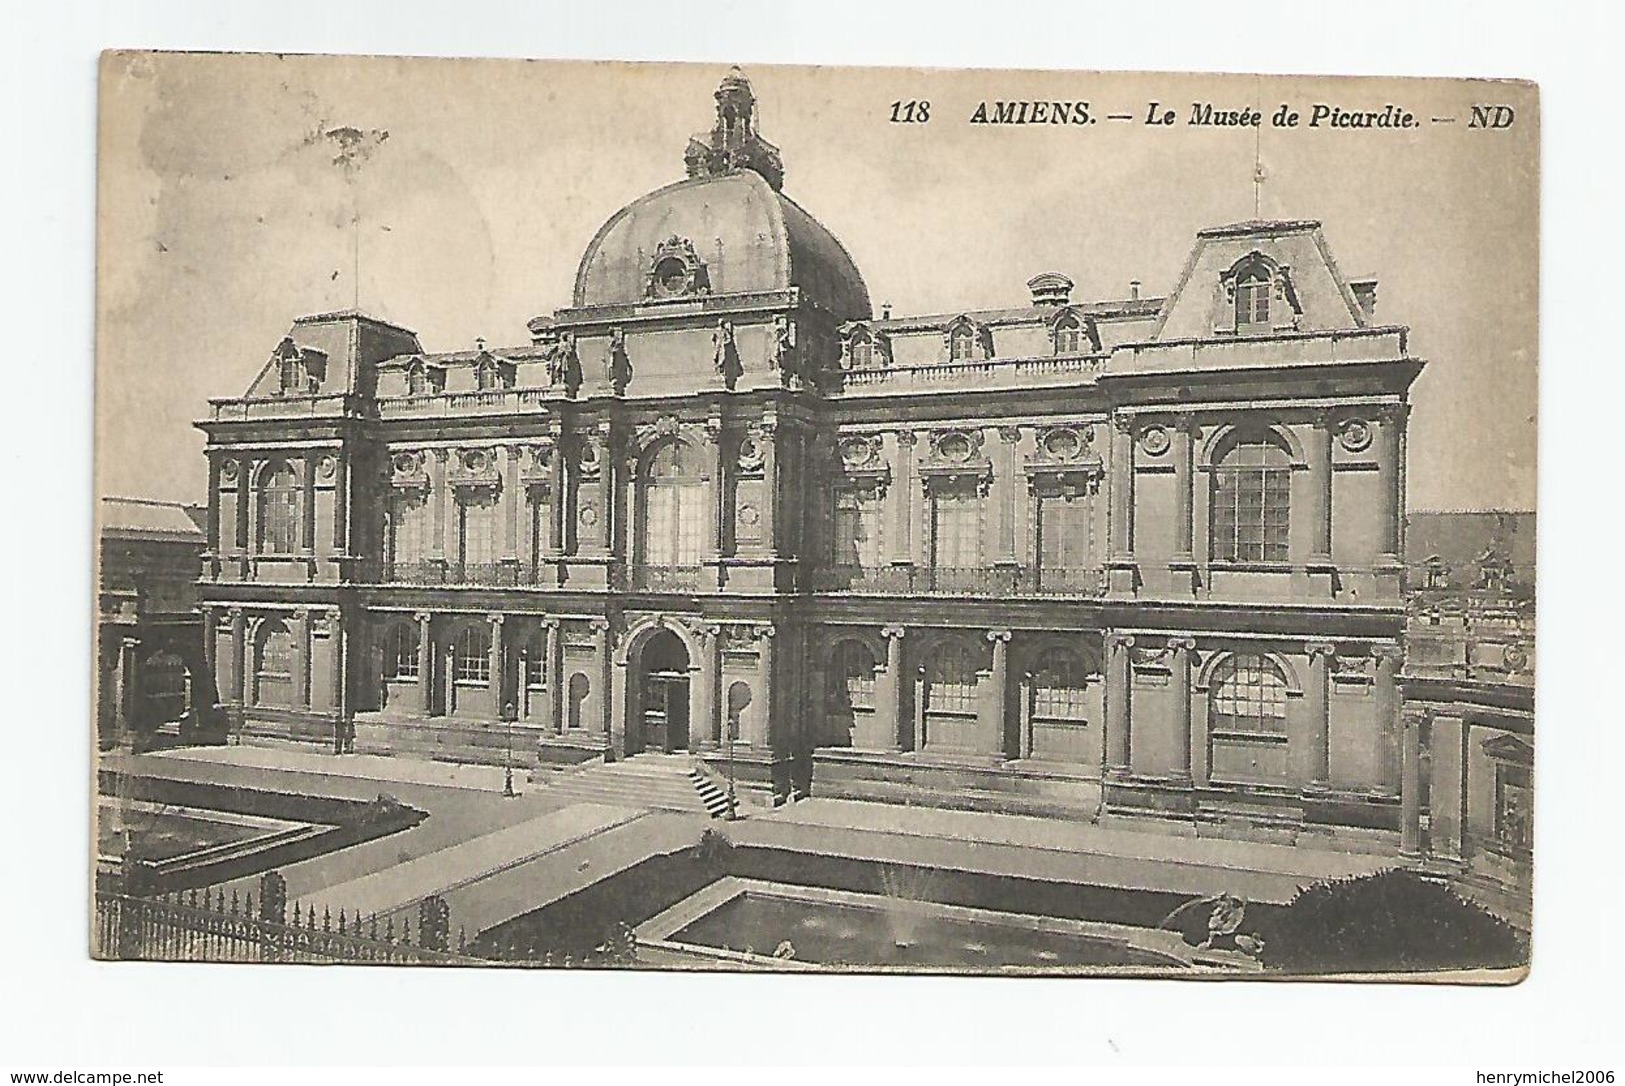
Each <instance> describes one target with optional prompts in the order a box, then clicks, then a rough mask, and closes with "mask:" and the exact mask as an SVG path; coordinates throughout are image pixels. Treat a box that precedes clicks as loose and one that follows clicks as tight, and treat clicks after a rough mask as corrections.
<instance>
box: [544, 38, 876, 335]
mask: <svg viewBox="0 0 1625 1086" xmlns="http://www.w3.org/2000/svg"><path fill="white" fill-rule="evenodd" d="M715 98H716V101H717V113H716V123H715V125H714V126H713V127H712V129H711V131H709V132H704V133H700V134H699V135H696V136H694V137H693V138H692V139H690V140H689V143H688V148H687V150H686V151H685V153H684V156H683V163H684V166H685V167H686V169H687V171H688V180H686V181H679V182H677V183H676V184H672V185H667V186H666V187H665V188H661V189H656V190H655V191H654V192H651V193H649V194H648V195H647V196H644V197H642V198H640V199H637V200H634V201H633V202H632V203H630V204H628V205H627V206H626V207H624V208H622V209H621V210H620V211H618V212H616V213H615V214H614V215H613V216H611V217H610V220H609V221H608V222H607V223H605V224H604V225H603V227H602V228H601V229H600V230H599V231H598V234H597V236H596V237H594V238H593V239H592V244H590V245H588V246H587V251H586V253H584V254H583V255H582V257H581V266H580V267H579V268H578V269H577V271H576V286H575V305H577V306H596V305H627V304H634V303H640V302H646V301H649V300H651V299H660V298H676V297H683V296H685V295H696V294H742V293H751V292H756V291H776V290H786V289H788V288H790V287H797V288H799V289H800V290H801V293H802V296H803V297H804V298H805V299H806V300H807V301H810V302H812V303H813V304H815V305H818V306H820V307H822V308H824V309H826V310H828V311H829V312H830V313H832V314H834V315H835V316H836V317H837V318H838V319H840V320H860V319H863V318H867V317H869V316H870V315H871V311H870V306H869V291H868V288H866V287H865V286H864V285H863V276H862V275H860V274H859V273H858V269H857V265H855V264H853V263H852V257H851V256H850V255H848V254H847V251H846V250H845V249H844V248H842V246H841V243H840V242H839V241H837V240H835V235H833V234H831V233H830V232H829V231H828V230H826V229H825V228H824V226H823V224H821V223H820V222H819V221H818V220H817V219H815V218H813V217H812V216H811V215H809V214H807V212H806V211H804V210H803V209H802V208H801V206H800V205H799V204H797V203H796V202H795V201H794V200H792V199H790V198H789V197H788V196H785V195H784V194H783V193H782V192H780V191H779V189H780V187H781V185H782V184H783V182H784V165H783V163H782V161H781V160H780V158H779V152H778V148H776V147H774V146H773V145H772V144H770V143H768V142H767V141H766V140H764V139H762V137H761V134H760V133H759V132H758V131H757V130H756V98H755V94H754V92H753V91H752V90H751V86H750V81H749V80H747V79H746V78H745V77H744V74H743V73H741V72H740V71H739V69H737V68H734V69H732V70H730V71H729V73H728V75H727V76H725V77H724V78H723V80H722V84H721V86H719V87H718V89H717V92H716V95H715Z"/></svg>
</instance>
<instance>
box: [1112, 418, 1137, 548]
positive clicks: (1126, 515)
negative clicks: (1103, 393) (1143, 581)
mask: <svg viewBox="0 0 1625 1086" xmlns="http://www.w3.org/2000/svg"><path fill="white" fill-rule="evenodd" d="M1112 422H1113V424H1114V425H1113V428H1112V459H1111V505H1110V510H1109V515H1110V520H1111V556H1112V558H1114V559H1116V560H1117V561H1119V562H1132V561H1133V560H1134V420H1133V419H1131V418H1130V417H1129V416H1127V415H1118V416H1117V417H1116V418H1114V419H1113V420H1112Z"/></svg>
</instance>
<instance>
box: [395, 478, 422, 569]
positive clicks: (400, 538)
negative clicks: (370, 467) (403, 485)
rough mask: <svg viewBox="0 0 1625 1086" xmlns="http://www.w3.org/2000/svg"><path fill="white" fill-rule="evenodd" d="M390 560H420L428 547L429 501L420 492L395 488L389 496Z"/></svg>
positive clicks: (397, 562) (405, 562)
mask: <svg viewBox="0 0 1625 1086" xmlns="http://www.w3.org/2000/svg"><path fill="white" fill-rule="evenodd" d="M389 511H390V531H391V533H392V538H391V549H390V561H392V562H394V563H395V564H397V565H405V564H408V563H412V562H421V561H423V559H424V557H425V556H426V555H427V554H428V550H429V503H428V502H426V501H425V500H424V498H423V495H422V494H421V493H420V492H419V491H415V490H396V491H395V492H394V494H393V495H392V496H391V498H390V507H389Z"/></svg>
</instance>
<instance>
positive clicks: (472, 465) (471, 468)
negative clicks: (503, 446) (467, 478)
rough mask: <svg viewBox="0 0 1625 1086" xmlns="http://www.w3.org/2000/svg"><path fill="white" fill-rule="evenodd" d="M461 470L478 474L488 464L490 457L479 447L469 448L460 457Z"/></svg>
mask: <svg viewBox="0 0 1625 1086" xmlns="http://www.w3.org/2000/svg"><path fill="white" fill-rule="evenodd" d="M462 462H463V470H464V471H466V472H468V473H469V474H470V475H478V474H479V473H480V472H482V471H484V470H485V469H486V467H487V466H489V464H490V458H489V457H488V456H487V455H486V453H484V452H483V451H481V450H479V449H470V450H469V451H468V452H465V453H464V454H463V457H462Z"/></svg>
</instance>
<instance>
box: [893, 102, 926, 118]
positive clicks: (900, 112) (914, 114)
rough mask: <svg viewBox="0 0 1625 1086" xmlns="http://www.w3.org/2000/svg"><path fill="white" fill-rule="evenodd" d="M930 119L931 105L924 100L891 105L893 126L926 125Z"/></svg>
mask: <svg viewBox="0 0 1625 1086" xmlns="http://www.w3.org/2000/svg"><path fill="white" fill-rule="evenodd" d="M930 119H931V103H930V102H929V101H928V100H926V99H924V98H922V99H920V100H919V101H915V100H914V99H912V98H911V99H909V100H908V101H907V102H893V103H892V104H891V123H892V124H924V123H925V122H926V121H929V120H930Z"/></svg>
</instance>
